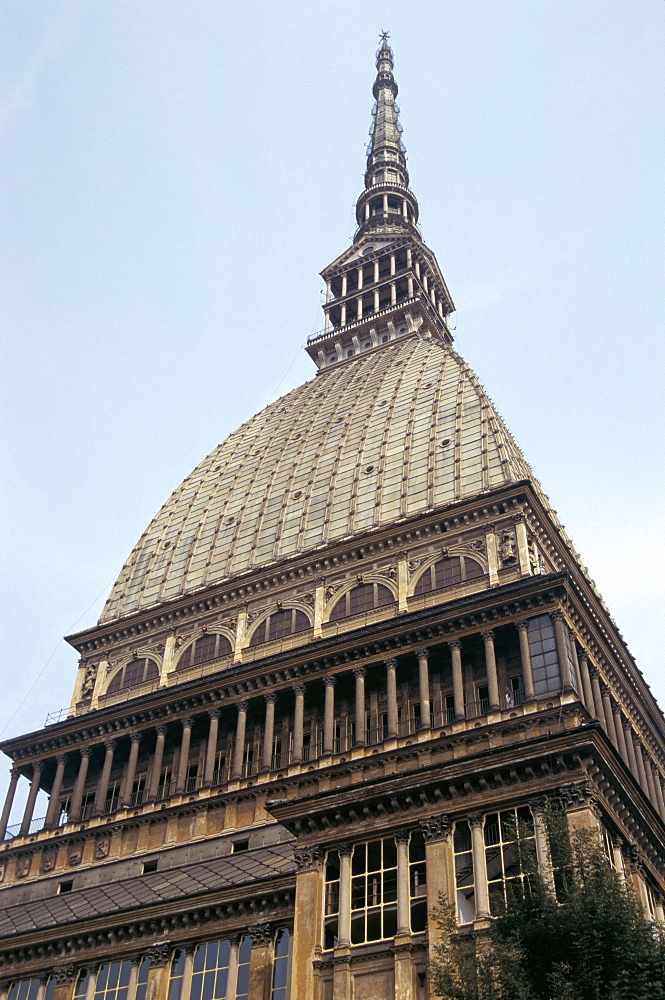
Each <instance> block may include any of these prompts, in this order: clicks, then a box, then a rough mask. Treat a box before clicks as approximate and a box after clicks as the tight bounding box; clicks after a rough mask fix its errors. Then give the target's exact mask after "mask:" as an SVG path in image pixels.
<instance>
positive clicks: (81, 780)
mask: <svg viewBox="0 0 665 1000" xmlns="http://www.w3.org/2000/svg"><path fill="white" fill-rule="evenodd" d="M91 753H92V750H91V749H90V747H85V748H84V749H83V750H81V763H80V764H79V773H78V774H77V776H76V781H75V783H74V791H73V792H72V801H71V802H70V804H69V815H68V816H67V822H68V823H75V822H76V820H77V819H79V818H80V816H81V804H82V802H83V790H84V788H85V781H86V778H87V777H88V766H89V764H90V754H91Z"/></svg>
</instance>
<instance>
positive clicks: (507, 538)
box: [499, 529, 517, 566]
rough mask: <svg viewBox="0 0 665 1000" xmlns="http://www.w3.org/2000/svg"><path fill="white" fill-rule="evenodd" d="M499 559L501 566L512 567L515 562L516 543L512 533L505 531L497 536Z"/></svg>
mask: <svg viewBox="0 0 665 1000" xmlns="http://www.w3.org/2000/svg"><path fill="white" fill-rule="evenodd" d="M499 558H500V559H501V565H502V566H512V565H513V564H514V563H516V562H517V541H516V539H515V532H514V531H510V530H508V529H505V530H504V531H502V532H501V534H500V535H499Z"/></svg>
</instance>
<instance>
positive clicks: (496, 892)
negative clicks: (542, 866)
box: [485, 806, 538, 917]
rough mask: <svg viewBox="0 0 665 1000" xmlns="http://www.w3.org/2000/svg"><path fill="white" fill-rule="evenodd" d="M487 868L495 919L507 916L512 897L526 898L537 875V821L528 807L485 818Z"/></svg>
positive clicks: (493, 814) (492, 814) (491, 905)
mask: <svg viewBox="0 0 665 1000" xmlns="http://www.w3.org/2000/svg"><path fill="white" fill-rule="evenodd" d="M485 864H486V866H487V885H488V890H489V900H490V913H491V914H492V916H493V917H496V916H500V915H501V914H503V913H505V912H506V909H507V906H508V902H509V900H510V897H511V895H520V896H521V895H523V893H524V891H525V883H528V878H529V875H532V874H533V873H534V872H536V871H537V868H538V864H537V859H536V846H535V839H534V831H533V817H532V815H531V810H530V809H529V808H528V806H523V807H521V808H520V809H507V810H504V811H503V812H500V813H490V814H489V815H488V816H486V818H485Z"/></svg>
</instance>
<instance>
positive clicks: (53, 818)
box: [44, 754, 67, 830]
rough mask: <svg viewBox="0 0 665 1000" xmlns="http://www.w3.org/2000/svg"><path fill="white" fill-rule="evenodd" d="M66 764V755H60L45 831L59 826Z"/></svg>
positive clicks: (57, 759) (52, 786)
mask: <svg viewBox="0 0 665 1000" xmlns="http://www.w3.org/2000/svg"><path fill="white" fill-rule="evenodd" d="M66 763H67V755H66V754H60V755H59V756H58V757H56V769H55V777H54V779H53V784H52V785H51V795H50V798H49V803H48V810H47V812H46V821H45V823H44V829H45V830H52V829H53V827H54V826H57V825H58V816H59V813H60V808H59V807H60V792H61V791H62V779H63V777H64V774H65V764H66Z"/></svg>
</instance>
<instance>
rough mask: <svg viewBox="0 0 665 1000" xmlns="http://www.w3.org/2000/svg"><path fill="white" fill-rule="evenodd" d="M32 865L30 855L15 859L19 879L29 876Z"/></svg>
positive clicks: (21, 855)
mask: <svg viewBox="0 0 665 1000" xmlns="http://www.w3.org/2000/svg"><path fill="white" fill-rule="evenodd" d="M31 864H32V854H19V856H18V858H17V859H16V874H17V875H18V877H19V878H26V876H27V875H29V874H30V865H31Z"/></svg>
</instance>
